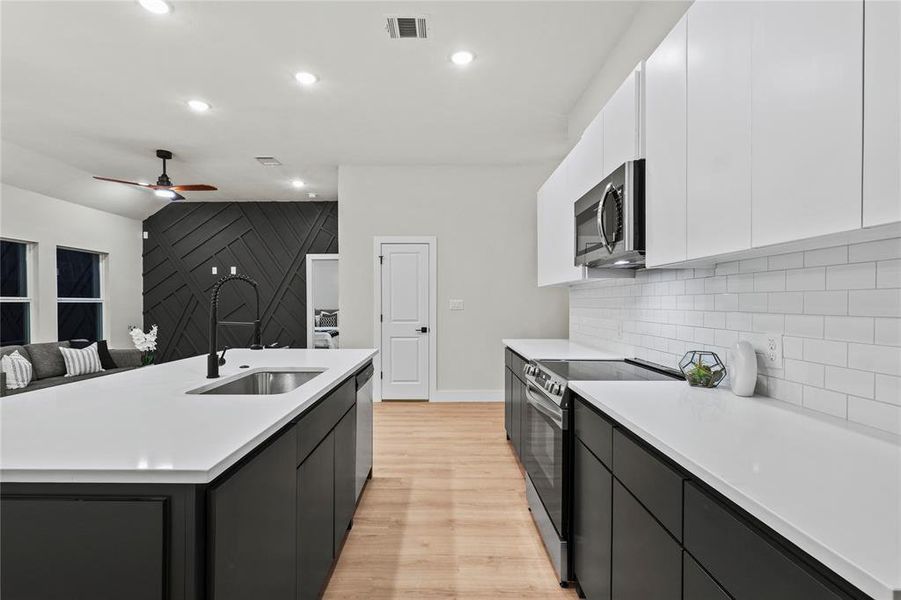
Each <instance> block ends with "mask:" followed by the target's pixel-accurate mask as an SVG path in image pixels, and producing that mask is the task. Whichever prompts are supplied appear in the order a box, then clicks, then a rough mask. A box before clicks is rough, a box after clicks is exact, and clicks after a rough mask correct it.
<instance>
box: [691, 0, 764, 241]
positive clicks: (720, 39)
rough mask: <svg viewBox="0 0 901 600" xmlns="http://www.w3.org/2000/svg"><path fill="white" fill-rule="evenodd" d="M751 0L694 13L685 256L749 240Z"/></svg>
mask: <svg viewBox="0 0 901 600" xmlns="http://www.w3.org/2000/svg"><path fill="white" fill-rule="evenodd" d="M752 10H753V8H752V6H751V4H750V3H746V2H697V3H695V4H694V5H693V6H692V7H691V9H690V11H689V13H688V59H687V60H688V158H687V167H688V192H687V193H688V199H687V207H688V218H687V228H688V229H687V234H686V242H687V257H688V258H689V259H692V258H701V257H706V256H713V255H716V254H723V253H726V252H733V251H737V250H747V249H748V248H750V247H751V33H752V24H751V18H752V17H753V13H752Z"/></svg>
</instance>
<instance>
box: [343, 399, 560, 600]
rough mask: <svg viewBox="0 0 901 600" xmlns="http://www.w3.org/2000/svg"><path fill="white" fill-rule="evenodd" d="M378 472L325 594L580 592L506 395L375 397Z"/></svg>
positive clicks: (533, 595) (520, 595)
mask: <svg viewBox="0 0 901 600" xmlns="http://www.w3.org/2000/svg"><path fill="white" fill-rule="evenodd" d="M374 419H375V458H374V463H375V467H374V476H373V479H372V480H371V481H370V482H369V484H368V486H367V488H366V490H365V492H364V493H363V499H362V502H361V504H360V506H359V508H358V509H357V513H356V516H355V517H354V527H353V529H352V530H351V532H350V536H349V537H348V539H347V543H346V544H345V546H344V550H343V551H342V554H341V557H340V559H339V561H338V564H337V566H336V567H335V571H334V573H333V575H332V578H331V581H330V582H329V585H328V588H327V589H326V593H325V598H328V599H339V598H340V599H344V598H473V599H479V598H517V599H523V600H525V599H536V600H537V599H539V598H540V599H548V598H570V599H572V598H576V597H577V596H576V594H575V592H574V591H573V590H572V589H568V590H564V589H562V588H560V586H559V584H558V583H557V579H556V576H555V575H554V571H553V569H552V567H551V564H550V562H549V560H548V558H547V555H546V554H545V551H544V547H543V546H542V544H541V539H540V538H539V536H538V531H537V530H536V529H535V526H534V524H533V522H532V518H531V516H530V514H529V511H528V508H527V505H526V499H525V487H524V482H523V476H522V473H521V471H520V470H519V466H518V465H517V462H516V459H515V458H514V456H513V452H512V449H511V448H510V446H509V445H508V443H507V442H506V440H505V436H504V407H503V403H499V402H492V403H487V402H486V403H472V402H466V403H431V404H430V403H401V402H384V403H376V405H375V416H374Z"/></svg>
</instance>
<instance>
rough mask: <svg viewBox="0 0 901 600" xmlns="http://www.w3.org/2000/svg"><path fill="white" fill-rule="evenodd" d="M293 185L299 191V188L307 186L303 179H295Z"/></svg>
mask: <svg viewBox="0 0 901 600" xmlns="http://www.w3.org/2000/svg"><path fill="white" fill-rule="evenodd" d="M291 185H293V186H294V187H296V188H298V189H299V188H302V187H303V186H305V185H306V184H305V183H304V182H303V180H301V179H295V180H294V181H292V182H291Z"/></svg>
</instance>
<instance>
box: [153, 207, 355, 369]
mask: <svg viewBox="0 0 901 600" xmlns="http://www.w3.org/2000/svg"><path fill="white" fill-rule="evenodd" d="M144 231H146V232H147V233H148V239H145V240H144V274H143V275H144V326H145V327H150V326H151V325H153V324H157V325H159V328H160V334H159V346H158V350H157V361H158V362H166V361H170V360H177V359H179V358H185V357H188V356H194V355H196V354H201V353H204V352H206V350H207V344H208V331H207V328H208V325H207V323H208V319H209V312H208V311H209V294H210V289H211V287H212V285H213V284H214V283H215V282H216V280H217V279H219V278H220V277H221V276H222V275H224V274H227V273H228V268H229V267H230V266H236V267H238V272H239V273H241V274H244V275H247V276H249V277H252V278H253V279H255V280H256V281H257V282H258V283H259V285H260V314H261V318H262V321H263V343H264V344H271V343H273V342H278V344H279V345H280V346H291V347H292V348H302V347H305V346H306V339H307V324H306V272H305V269H306V265H305V258H306V255H307V254H308V253H314V254H330V253H337V252H338V205H337V203H336V202H202V203H173V204H170V205H168V206H166V207H165V208H163V209H162V210H160V211H159V212H157V213H156V214H154V215H153V216H151V217H149V218H148V219H146V220H145V221H144ZM213 266H217V267H219V274H218V275H213V274H212V273H211V267H213ZM253 309H254V300H253V291H252V290H251V289H250V287H249V286H237V285H236V286H234V287H231V288H229V289H228V290H227V291H225V292H224V293H223V294H222V300H221V302H220V307H219V315H220V317H221V318H222V319H231V320H250V319H252V318H253ZM250 336H251V331H250V328H248V329H247V331H244V330H243V329H238V328H223V329H222V330H221V331H220V333H219V339H220V344H222V345H223V346H225V345H228V346H233V347H242V346H247V345H249V343H250Z"/></svg>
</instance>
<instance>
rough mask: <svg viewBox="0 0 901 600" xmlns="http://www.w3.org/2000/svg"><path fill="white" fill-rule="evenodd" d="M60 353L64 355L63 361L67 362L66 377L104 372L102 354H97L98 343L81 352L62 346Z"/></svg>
mask: <svg viewBox="0 0 901 600" xmlns="http://www.w3.org/2000/svg"><path fill="white" fill-rule="evenodd" d="M59 351H60V352H62V353H63V360H64V361H65V362H66V377H75V376H76V375H87V374H88V373H98V372H100V371H102V370H103V366H102V365H101V364H100V354H98V352H97V342H94V343H93V344H91V345H90V346H88V347H87V348H81V349H80V350H76V349H75V348H64V347H63V346H60V347H59Z"/></svg>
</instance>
